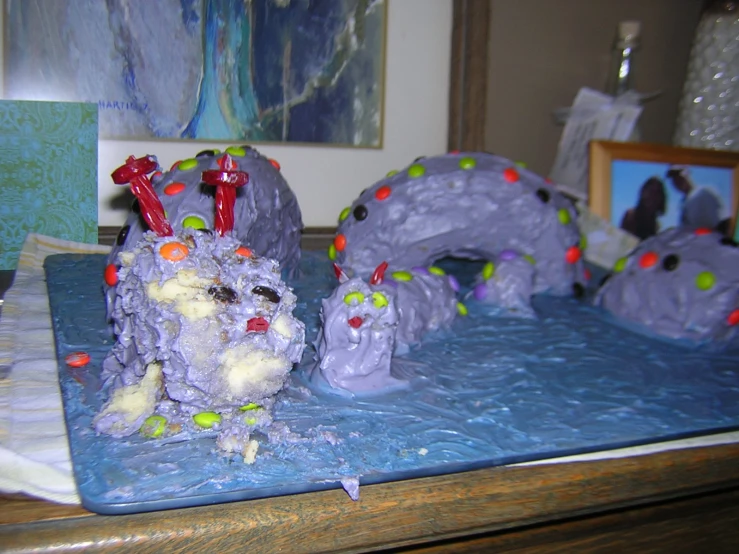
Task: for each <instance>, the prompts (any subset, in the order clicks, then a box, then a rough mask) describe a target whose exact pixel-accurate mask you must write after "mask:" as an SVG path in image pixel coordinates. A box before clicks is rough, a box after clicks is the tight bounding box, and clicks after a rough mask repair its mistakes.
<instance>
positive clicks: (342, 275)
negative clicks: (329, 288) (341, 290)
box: [334, 263, 349, 283]
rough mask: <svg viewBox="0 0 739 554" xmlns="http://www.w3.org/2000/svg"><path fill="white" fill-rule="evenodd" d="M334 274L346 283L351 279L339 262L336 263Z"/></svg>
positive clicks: (341, 281)
mask: <svg viewBox="0 0 739 554" xmlns="http://www.w3.org/2000/svg"><path fill="white" fill-rule="evenodd" d="M334 274H335V275H336V278H337V279H338V280H339V283H346V282H347V281H348V280H349V277H348V276H347V274H346V273H344V270H343V269H341V268H340V267H339V264H337V263H334Z"/></svg>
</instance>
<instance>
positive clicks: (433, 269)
mask: <svg viewBox="0 0 739 554" xmlns="http://www.w3.org/2000/svg"><path fill="white" fill-rule="evenodd" d="M429 273H431V274H432V275H440V276H443V275H446V272H445V271H444V270H443V269H441V268H440V267H436V266H435V265H432V266H431V267H429Z"/></svg>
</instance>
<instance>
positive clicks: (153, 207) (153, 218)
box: [111, 156, 174, 237]
mask: <svg viewBox="0 0 739 554" xmlns="http://www.w3.org/2000/svg"><path fill="white" fill-rule="evenodd" d="M157 166H158V164H157V161H156V159H155V158H154V157H153V156H144V157H143V158H134V157H133V156H129V157H128V159H127V160H126V163H125V164H124V165H122V166H121V167H119V168H118V169H116V170H115V171H114V172H113V173H112V174H111V177H112V178H113V182H114V183H115V184H116V185H125V184H128V183H130V184H131V192H132V193H133V194H134V196H135V197H136V198H138V200H139V208H141V215H142V216H143V218H144V221H146V224H147V225H148V226H149V229H151V230H152V231H154V232H155V233H156V234H157V235H159V236H160V237H167V236H171V235H174V231H173V230H172V226H171V225H170V224H169V221H167V218H166V216H165V215H164V206H162V202H161V200H159V197H158V196H157V193H156V192H154V188H153V187H152V186H151V181H150V180H149V177H148V174H149V173H151V172H152V171H154V170H155V169H156V168H157Z"/></svg>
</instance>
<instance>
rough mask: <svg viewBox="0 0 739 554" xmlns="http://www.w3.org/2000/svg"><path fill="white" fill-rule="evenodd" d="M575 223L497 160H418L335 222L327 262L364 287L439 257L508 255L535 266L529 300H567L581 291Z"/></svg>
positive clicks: (519, 172)
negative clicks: (378, 271) (381, 269)
mask: <svg viewBox="0 0 739 554" xmlns="http://www.w3.org/2000/svg"><path fill="white" fill-rule="evenodd" d="M576 217H577V214H576V211H575V208H574V206H573V205H572V203H571V202H570V201H569V200H568V199H567V198H565V197H564V196H563V195H562V194H560V193H559V192H558V191H557V190H556V189H555V188H554V187H553V186H552V185H551V184H550V182H548V181H547V180H546V179H544V178H542V177H541V176H539V175H537V174H535V173H533V172H532V171H529V170H527V169H524V168H522V167H519V166H517V165H516V164H515V163H514V162H512V161H510V160H508V159H506V158H503V157H500V156H495V155H492V154H487V153H479V152H474V153H472V152H467V153H450V154H445V155H441V156H435V157H429V158H419V159H417V160H416V161H415V162H414V163H412V164H411V165H409V166H408V167H406V168H405V169H403V170H401V171H391V172H390V173H388V174H387V176H386V177H385V178H384V179H381V180H380V181H378V182H377V183H375V184H374V185H372V186H371V187H369V188H367V189H366V190H364V191H363V192H362V193H361V195H360V196H359V198H357V199H356V200H355V201H354V202H353V203H352V205H351V206H350V207H348V208H346V209H344V210H343V211H342V212H341V215H340V216H339V226H338V230H337V234H336V237H335V239H334V241H333V244H332V245H331V246H330V248H329V258H331V259H332V260H334V261H336V263H338V264H339V265H340V266H341V267H342V268H343V269H344V270H345V271H346V272H347V273H348V274H349V275H350V276H352V275H358V276H361V277H364V278H367V277H369V275H370V274H371V273H372V272H373V270H374V269H375V268H376V267H377V266H378V265H379V264H380V263H382V262H384V261H387V262H388V263H389V264H390V266H391V267H394V268H411V267H416V266H426V267H428V266H429V265H432V264H433V263H434V262H435V261H437V260H439V259H441V258H444V257H448V256H451V257H457V258H467V259H473V260H484V259H493V258H495V257H496V256H498V255H499V254H500V253H501V252H502V251H505V250H509V251H515V252H517V253H518V254H519V255H521V256H524V257H526V259H528V260H530V262H531V263H533V265H534V266H535V274H534V282H533V289H532V292H533V293H534V294H536V293H540V292H549V293H551V294H556V295H567V294H571V293H572V292H573V288H574V290H575V292H581V291H582V283H583V282H584V267H583V263H582V259H581V258H582V248H583V245H582V244H581V237H580V233H579V230H578V227H577V224H576Z"/></svg>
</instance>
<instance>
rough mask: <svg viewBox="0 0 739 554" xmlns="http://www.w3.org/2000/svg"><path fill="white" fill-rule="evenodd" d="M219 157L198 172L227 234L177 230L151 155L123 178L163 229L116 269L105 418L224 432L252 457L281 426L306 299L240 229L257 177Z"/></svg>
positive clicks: (106, 429)
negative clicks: (262, 437)
mask: <svg viewBox="0 0 739 554" xmlns="http://www.w3.org/2000/svg"><path fill="white" fill-rule="evenodd" d="M216 164H217V166H216V167H217V168H218V169H206V170H204V171H203V172H202V173H201V176H200V178H199V179H198V181H202V183H204V185H212V186H213V187H215V189H216V193H215V206H216V209H215V216H214V218H213V221H214V227H215V232H213V231H211V230H209V229H205V228H203V229H201V228H200V227H199V226H188V225H187V224H185V225H184V227H185V228H184V229H183V230H181V231H179V232H177V233H175V232H174V230H173V229H172V226H171V225H170V223H169V220H168V219H167V217H166V216H165V211H164V208H163V206H162V203H161V202H159V199H158V195H157V193H156V191H155V189H154V188H153V187H152V184H151V182H150V181H149V179H148V177H147V174H148V173H149V172H150V171H152V170H153V169H155V162H154V160H153V159H152V158H151V157H145V158H140V159H138V160H136V159H133V158H130V159H129V160H128V163H127V164H126V165H124V166H122V167H121V168H119V169H118V170H117V171H116V172H115V173H114V174H113V177H114V180H116V181H117V182H122V181H131V183H132V190H133V191H134V194H135V195H136V197H137V199H138V201H139V205H140V208H141V214H142V216H143V218H144V219H145V221H146V223H147V225H148V226H149V228H150V229H152V231H149V232H146V233H144V234H143V236H142V237H141V238H140V239H139V240H138V241H137V242H136V244H135V245H133V246H131V245H130V244H129V243H128V242H125V243H124V246H125V248H121V249H118V250H117V251H116V253H115V255H114V258H113V260H114V261H113V262H112V263H111V264H110V265H108V268H107V269H106V274H105V280H106V284H107V285H108V287H109V299H110V298H111V297H112V306H110V307H111V308H112V311H111V312H110V315H111V317H112V320H113V324H114V333H115V336H116V343H115V345H114V346H113V348H112V350H111V351H110V353H109V354H108V356H107V357H106V359H105V360H104V362H103V371H102V379H103V382H104V387H105V388H106V389H107V391H108V400H107V402H106V403H105V405H104V406H103V408H102V409H101V411H100V412H99V413H98V414H97V416H96V417H95V419H94V426H95V429H96V430H97V431H98V432H101V433H106V434H109V435H112V436H114V437H123V436H127V435H131V434H133V433H136V432H139V431H140V432H141V433H143V434H145V435H147V436H151V437H161V436H167V435H170V434H179V433H183V432H190V433H192V432H197V431H199V430H202V429H214V430H217V431H218V438H217V443H218V446H219V448H220V449H221V450H223V451H225V452H238V453H240V454H242V455H243V457H244V460H245V461H247V462H250V461H253V460H254V456H255V455H256V448H257V442H256V441H255V440H253V439H251V436H252V434H253V432H254V431H255V430H264V429H265V428H267V427H268V426H269V425H270V423H271V415H270V410H271V407H272V404H273V402H274V396H275V394H276V393H277V392H278V391H279V390H280V389H282V388H283V386H284V385H285V382H286V380H287V377H288V375H289V372H290V371H291V370H292V368H293V365H294V364H295V363H297V362H298V361H299V360H300V358H301V355H302V352H303V348H304V343H305V328H304V325H303V323H302V322H300V321H298V320H297V319H296V318H295V317H293V315H292V312H293V310H294V308H295V304H296V298H295V295H294V294H293V293H292V291H291V289H289V288H288V287H287V285H286V284H285V283H284V282H283V281H282V279H281V277H280V266H279V263H278V261H277V260H274V259H270V258H265V257H260V256H257V255H256V254H254V252H253V250H252V248H251V247H247V246H245V245H243V244H242V241H241V240H239V239H237V238H236V237H235V236H234V233H232V230H233V228H234V223H235V222H234V209H233V208H234V204H238V202H237V195H236V191H237V189H241V188H244V187H247V186H248V185H249V183H250V175H249V174H248V173H246V172H245V171H243V170H241V169H237V167H238V166H237V165H236V163H234V161H233V159H232V157H231V155H230V154H229V153H226V154H224V155H223V156H222V157H220V158H219V159H218V160H217V161H216ZM206 166H208V167H209V165H208V164H206ZM166 180H167V181H170V180H171V179H169V178H168V179H166ZM275 190H277V191H279V189H277V188H276V189H275ZM165 194H166V190H165ZM241 197H242V199H243V198H253V195H250V194H244V195H242V196H241ZM180 209H182V208H180ZM188 213H189V212H188ZM176 216H177V218H178V220H182V218H181V217H180V216H181V213H179V212H177V214H176ZM188 217H194V216H188ZM129 240H130V239H129ZM255 242H256V243H257V244H262V245H264V244H265V243H264V241H259V240H257V241H255Z"/></svg>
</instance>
